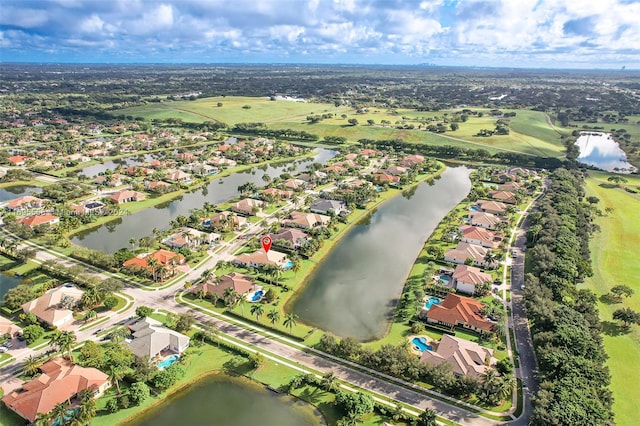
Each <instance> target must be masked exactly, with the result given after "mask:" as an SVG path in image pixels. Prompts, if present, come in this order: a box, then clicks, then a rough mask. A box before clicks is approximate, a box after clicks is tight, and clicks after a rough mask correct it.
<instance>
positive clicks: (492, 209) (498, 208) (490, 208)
mask: <svg viewBox="0 0 640 426" xmlns="http://www.w3.org/2000/svg"><path fill="white" fill-rule="evenodd" d="M476 206H477V207H478V208H479V209H480V211H482V212H485V213H491V214H496V215H498V216H503V215H504V214H505V213H506V212H507V205H506V204H504V203H501V202H499V201H489V200H478V201H477V202H476Z"/></svg>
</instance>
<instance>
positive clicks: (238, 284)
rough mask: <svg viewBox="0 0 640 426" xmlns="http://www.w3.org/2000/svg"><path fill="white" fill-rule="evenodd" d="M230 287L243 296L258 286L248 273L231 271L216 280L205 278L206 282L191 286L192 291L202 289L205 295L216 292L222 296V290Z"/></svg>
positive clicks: (257, 288)
mask: <svg viewBox="0 0 640 426" xmlns="http://www.w3.org/2000/svg"><path fill="white" fill-rule="evenodd" d="M228 288H232V289H233V291H235V292H236V293H237V294H239V295H241V296H244V295H247V294H250V293H254V292H256V291H258V290H259V288H260V286H258V285H256V283H255V282H254V281H253V279H252V278H251V277H250V276H249V275H244V274H240V273H238V272H231V273H230V274H225V275H222V276H221V277H220V278H219V279H218V280H217V281H216V280H211V279H209V280H207V281H206V282H204V283H202V284H200V285H197V286H194V287H192V290H191V291H192V293H194V294H195V293H197V292H198V291H199V290H202V291H203V292H204V294H205V295H210V294H216V295H217V296H218V297H220V298H222V297H224V291H225V290H226V289H228Z"/></svg>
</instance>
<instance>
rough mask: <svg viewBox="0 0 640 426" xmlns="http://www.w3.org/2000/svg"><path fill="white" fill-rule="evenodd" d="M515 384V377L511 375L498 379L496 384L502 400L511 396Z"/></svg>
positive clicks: (497, 393) (497, 392)
mask: <svg viewBox="0 0 640 426" xmlns="http://www.w3.org/2000/svg"><path fill="white" fill-rule="evenodd" d="M514 385H515V379H514V378H513V377H511V376H508V377H504V378H502V379H501V380H499V381H498V383H497V384H496V395H497V396H498V397H499V398H500V401H504V400H506V399H507V398H509V396H510V395H511V392H513V387H514Z"/></svg>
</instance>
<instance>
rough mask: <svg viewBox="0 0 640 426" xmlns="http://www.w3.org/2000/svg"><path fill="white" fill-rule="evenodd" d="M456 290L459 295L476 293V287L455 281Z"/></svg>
mask: <svg viewBox="0 0 640 426" xmlns="http://www.w3.org/2000/svg"><path fill="white" fill-rule="evenodd" d="M456 290H458V291H459V292H460V293H465V294H473V293H474V292H475V291H476V286H475V284H471V283H465V282H462V281H460V280H456Z"/></svg>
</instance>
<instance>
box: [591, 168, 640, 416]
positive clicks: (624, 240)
mask: <svg viewBox="0 0 640 426" xmlns="http://www.w3.org/2000/svg"><path fill="white" fill-rule="evenodd" d="M589 174H590V177H589V178H588V179H587V195H594V196H596V197H598V198H599V199H600V203H598V205H597V206H598V208H599V209H600V210H602V211H604V210H605V209H606V208H607V207H611V208H613V209H614V210H613V212H611V214H609V215H608V216H604V217H599V218H598V219H597V221H596V222H597V224H598V225H600V227H601V232H597V233H595V234H594V235H593V237H592V240H591V256H592V260H593V271H594V275H593V277H591V278H588V279H587V280H586V285H587V287H588V288H590V289H591V290H593V291H594V292H595V293H596V295H597V296H598V299H599V303H598V309H599V310H600V318H601V320H602V322H603V330H604V336H603V337H604V345H605V349H606V351H607V354H608V355H609V361H608V363H607V365H608V366H609V368H610V370H611V376H612V377H611V390H612V392H613V397H614V399H615V401H614V404H613V410H614V412H615V415H616V418H615V421H616V423H617V424H619V425H631V424H635V421H634V420H633V419H634V418H635V415H636V411H637V407H636V405H637V404H636V401H638V400H640V382H639V381H638V380H637V375H635V374H629V371H630V369H631V370H633V369H635V368H636V367H637V366H638V365H640V326H637V325H635V326H632V327H631V331H630V332H628V333H624V332H623V330H622V329H621V327H619V325H618V323H617V321H613V320H612V317H611V315H612V314H613V312H614V311H615V310H616V309H619V308H621V307H629V308H632V309H633V310H635V311H637V312H638V311H640V280H639V279H638V278H639V277H640V263H638V251H637V248H638V247H639V246H640V221H638V209H640V195H638V194H630V193H628V192H626V191H625V190H624V189H621V188H615V187H611V186H612V185H611V184H610V183H609V182H607V177H608V176H609V174H607V173H601V172H589ZM627 179H629V183H627V184H625V185H626V186H630V187H634V188H637V187H638V186H640V178H638V177H630V176H629V177H627ZM618 284H625V285H628V286H630V287H633V289H634V290H635V294H634V295H633V296H631V297H629V298H626V299H624V301H623V302H621V303H611V301H610V300H609V299H608V298H607V297H602V296H603V295H605V294H607V293H608V292H609V290H610V289H611V287H613V286H614V285H618Z"/></svg>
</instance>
